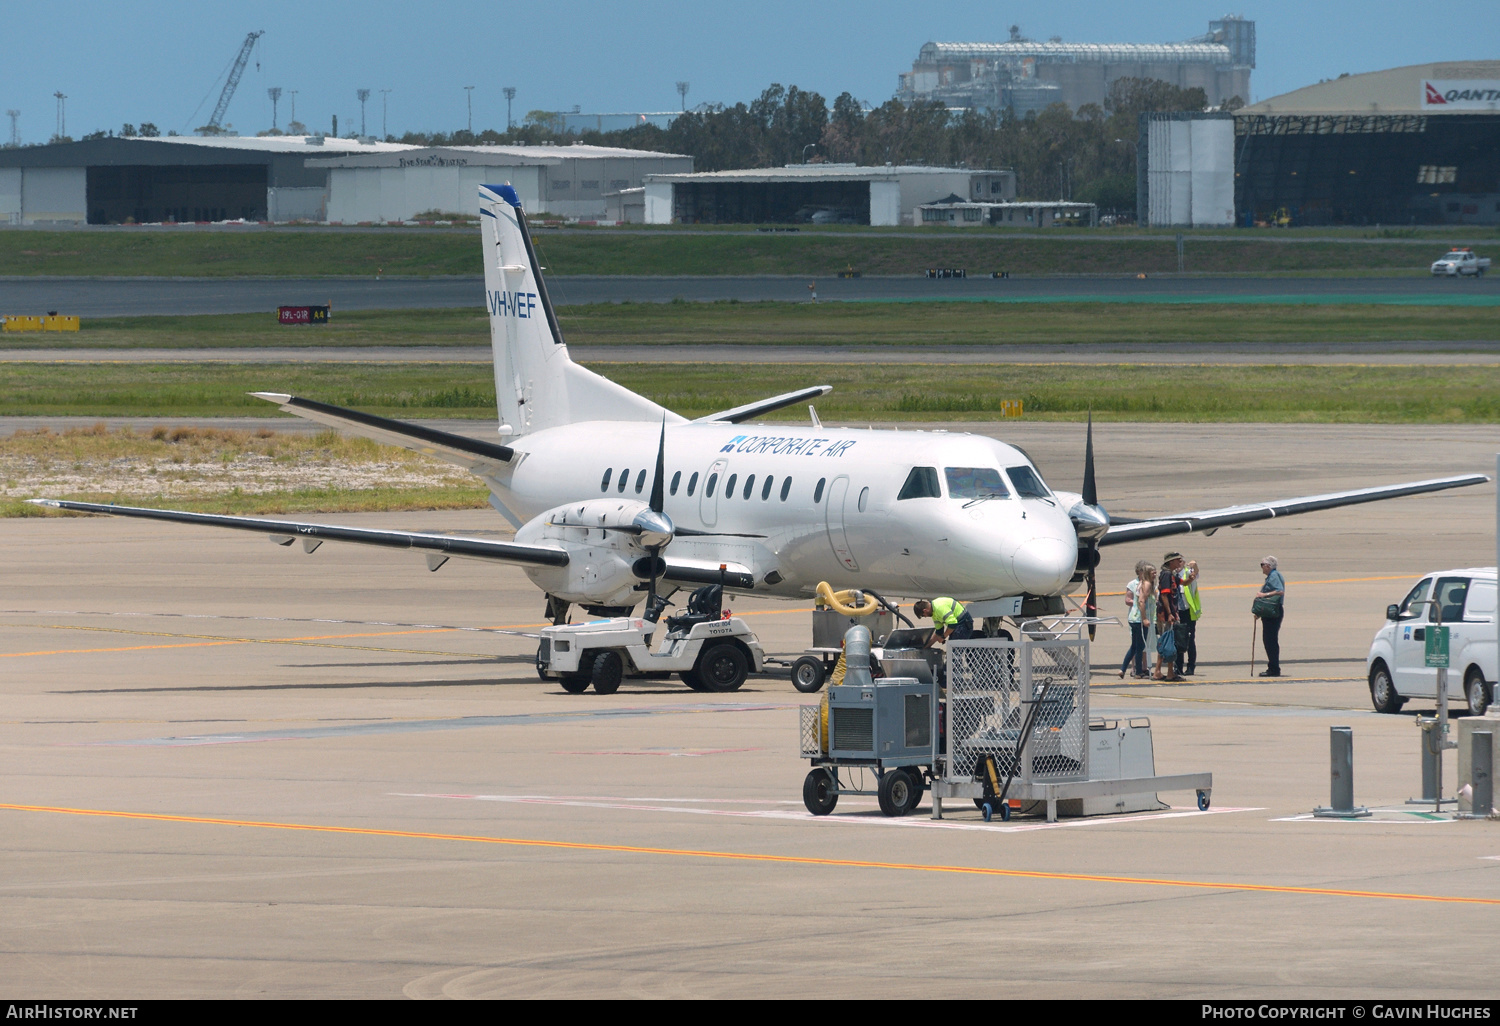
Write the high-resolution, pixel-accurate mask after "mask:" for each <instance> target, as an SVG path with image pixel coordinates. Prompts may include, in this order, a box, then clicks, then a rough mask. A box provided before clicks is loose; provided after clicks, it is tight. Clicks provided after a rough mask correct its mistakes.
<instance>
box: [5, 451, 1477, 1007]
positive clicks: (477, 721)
mask: <svg viewBox="0 0 1500 1026" xmlns="http://www.w3.org/2000/svg"><path fill="white" fill-rule="evenodd" d="M983 427H984V428H985V429H986V430H992V431H994V432H995V433H997V434H1000V435H1002V436H1003V437H1006V438H1007V439H1011V440H1014V441H1017V442H1019V443H1020V444H1022V445H1024V446H1025V447H1026V448H1027V449H1028V451H1029V452H1030V453H1031V454H1032V455H1033V456H1035V457H1036V459H1037V460H1038V462H1039V463H1040V465H1041V466H1042V468H1043V469H1044V471H1045V472H1046V473H1047V475H1048V477H1049V480H1050V481H1051V483H1052V484H1053V485H1054V486H1056V487H1060V488H1076V487H1077V484H1078V482H1077V477H1078V475H1079V474H1080V472H1081V466H1082V429H1081V427H1079V426H1075V425H1060V424H1037V423H1026V422H1022V423H1013V424H1004V425H986V426H983ZM1096 445H1097V453H1098V461H1099V479H1100V484H1099V487H1100V493H1101V496H1102V497H1103V501H1104V502H1105V504H1106V505H1108V506H1109V508H1110V509H1111V510H1112V511H1113V512H1115V513H1116V514H1118V515H1124V516H1138V515H1141V514H1142V513H1145V512H1153V511H1154V512H1160V511H1163V510H1171V509H1175V510H1185V509H1200V508H1204V507H1208V506H1215V505H1223V504H1227V503H1229V502H1234V501H1245V500H1250V499H1255V498H1264V497H1272V496H1284V495H1295V494H1306V493H1309V492H1318V491H1324V490H1332V489H1337V488H1344V487H1356V486H1359V485H1363V484H1374V483H1381V482H1388V481H1397V480H1406V479H1413V478H1421V477H1429V476H1438V475H1445V474H1453V473H1460V472H1466V471H1475V470H1479V471H1492V469H1493V467H1494V453H1495V452H1496V451H1497V450H1500V437H1497V435H1496V433H1495V431H1494V430H1493V428H1473V427H1442V426H1433V427H1410V426H1402V427H1390V426H1364V425H1359V426H1340V425H1307V426H1301V425H1170V424H1168V425H1131V424H1120V425H1117V424H1110V425H1107V427H1101V429H1100V430H1099V432H1097V433H1096ZM1495 502H1496V494H1495V488H1494V485H1487V486H1484V487H1478V488H1471V489H1466V490H1462V491H1457V492H1449V493H1442V494H1440V495H1436V496H1431V497H1422V498H1414V499H1407V500H1398V501H1394V502H1389V503H1382V504H1377V505H1370V506H1364V507H1353V508H1350V509H1344V510H1338V511H1332V512H1328V513H1321V514H1314V515H1309V516H1303V517H1295V518H1289V519H1285V520H1279V521H1276V522H1268V523H1261V524H1254V525H1250V526H1247V527H1246V528H1244V529H1243V530H1225V531H1220V532H1219V533H1217V534H1216V535H1214V536H1213V537H1212V538H1202V537H1198V536H1192V537H1187V538H1180V539H1176V538H1174V539H1164V540H1161V541H1153V542H1149V543H1143V544H1138V545H1126V546H1119V547H1115V548H1109V549H1106V550H1105V562H1104V565H1103V568H1102V571H1101V577H1100V581H1101V590H1103V591H1105V592H1113V591H1118V590H1119V586H1123V584H1124V583H1125V580H1126V579H1127V578H1128V576H1129V575H1130V566H1131V564H1132V563H1133V562H1134V561H1135V560H1136V559H1138V558H1142V557H1146V558H1151V559H1159V558H1160V557H1161V555H1162V553H1163V552H1164V551H1165V550H1166V548H1169V547H1171V548H1180V549H1182V550H1183V551H1184V552H1185V553H1186V554H1187V555H1188V556H1189V557H1191V558H1196V559H1197V560H1198V561H1199V562H1200V563H1201V564H1202V566H1203V571H1204V576H1203V580H1202V588H1203V591H1202V594H1203V599H1204V619H1203V620H1202V621H1201V626H1200V632H1199V633H1200V643H1199V645H1200V650H1201V653H1202V662H1201V663H1200V669H1201V670H1203V671H1204V673H1203V676H1202V678H1201V679H1200V680H1197V681H1195V682H1194V683H1193V684H1189V685H1179V686H1162V685H1146V686H1140V685H1138V684H1137V683H1136V682H1133V681H1125V682H1121V681H1120V680H1118V679H1117V678H1116V677H1115V676H1114V675H1113V673H1112V672H1110V671H1109V670H1108V666H1109V664H1110V663H1112V662H1114V663H1115V665H1116V666H1117V665H1118V662H1117V660H1118V658H1119V657H1120V656H1121V655H1122V654H1123V652H1124V649H1125V648H1126V644H1127V640H1126V637H1125V635H1124V632H1123V631H1122V629H1121V628H1119V627H1108V626H1107V627H1103V628H1101V631H1100V635H1099V641H1098V643H1097V645H1096V647H1095V650H1094V660H1093V661H1094V663H1095V666H1096V671H1097V672H1096V675H1095V680H1094V685H1095V686H1094V689H1093V694H1092V702H1093V712H1094V714H1095V715H1103V716H1107V717H1111V718H1123V717H1127V716H1132V717H1136V716H1146V717H1149V718H1150V720H1151V722H1152V725H1153V728H1154V741H1155V754H1156V764H1157V768H1158V771H1159V772H1165V773H1173V772H1191V771H1198V770H1209V771H1212V772H1213V774H1214V783H1215V786H1214V792H1213V806H1212V808H1211V809H1210V811H1209V812H1207V813H1199V812H1197V811H1195V810H1193V809H1191V808H1190V806H1191V802H1192V795H1191V794H1164V795H1163V796H1162V797H1163V798H1164V799H1166V800H1168V801H1169V802H1171V803H1172V805H1173V806H1174V809H1173V810H1171V811H1170V812H1168V813H1163V814H1142V815H1137V816H1130V817H1118V818H1109V817H1106V818H1095V819H1089V820H1081V821H1064V822H1063V823H1060V824H1058V825H1055V826H1048V825H1046V824H1044V823H1041V822H1039V821H1035V820H1021V819H1018V820H1013V821H1012V822H1011V823H1009V824H1003V825H1002V824H990V825H986V824H984V823H983V822H982V820H981V819H980V818H979V817H978V815H977V814H976V813H975V812H973V811H972V810H966V809H962V808H953V809H951V814H950V815H949V816H948V817H947V818H945V819H944V820H942V821H941V822H934V821H933V820H931V819H930V818H929V816H928V815H927V812H928V808H929V806H928V805H927V803H925V802H924V804H923V806H922V810H921V812H920V813H919V814H917V815H915V816H912V817H908V818H905V819H900V820H888V819H886V818H885V817H883V816H881V815H880V814H879V813H878V811H876V810H875V808H874V802H873V799H871V800H865V801H858V800H850V799H845V800H843V801H841V802H840V804H839V807H838V809H837V810H836V811H835V814H834V815H832V816H830V817H827V818H826V819H814V818H813V817H811V816H809V815H808V814H807V813H806V812H805V810H804V809H803V807H802V803H801V797H800V793H801V792H800V788H801V783H802V778H803V776H804V775H805V773H806V769H807V767H806V764H805V763H802V762H800V761H799V759H798V757H797V726H796V712H795V707H796V706H797V705H799V704H801V703H803V702H805V701H807V700H808V699H806V698H805V697H804V696H801V695H798V694H796V693H795V692H794V691H792V689H791V687H790V684H789V682H787V681H786V680H783V679H774V678H764V679H760V678H757V679H752V680H751V681H750V682H749V683H748V684H747V685H746V686H745V687H744V688H743V689H742V690H741V691H740V692H738V693H735V694H730V695H703V694H697V693H694V692H691V691H688V690H687V689H686V688H682V687H680V686H677V685H675V684H662V683H660V682H652V683H650V684H645V685H640V684H635V685H632V684H626V685H625V686H624V687H622V689H621V690H620V692H619V693H618V694H615V695H612V696H598V695H595V694H593V693H592V692H589V693H586V694H583V695H577V696H574V695H567V694H564V693H563V692H562V691H561V690H560V689H559V688H558V687H557V686H556V685H553V684H544V683H540V682H538V681H537V679H536V677H535V674H534V672H533V671H532V667H531V661H532V654H533V647H532V643H531V642H530V641H529V640H528V639H525V638H523V637H518V636H516V635H513V634H503V633H497V632H496V631H495V630H494V628H506V629H511V630H521V631H524V630H527V629H534V628H535V625H537V624H538V622H539V620H540V616H539V612H540V607H541V600H540V596H539V595H538V593H537V592H536V591H535V590H534V589H533V588H532V587H531V586H530V585H529V584H528V583H527V581H526V580H525V578H524V576H523V575H522V574H521V573H520V572H519V571H517V570H512V569H507V568H496V567H492V566H486V565H482V564H477V563H465V562H463V561H460V560H454V561H452V562H450V563H448V564H447V565H446V566H444V567H443V568H442V570H440V571H439V572H437V573H429V572H428V571H427V570H426V568H425V564H424V563H423V562H422V561H421V560H420V559H419V558H417V557H415V556H411V555H410V554H396V553H387V552H383V551H367V550H362V549H358V548H356V547H352V546H338V545H334V544H329V545H325V546H323V547H322V548H320V549H319V550H318V551H317V552H316V553H315V554H313V555H310V556H309V555H305V554H304V553H302V552H301V551H300V549H297V548H292V549H281V548H276V547H274V546H270V545H267V544H266V542H265V540H264V539H262V538H259V537H247V536H240V535H238V534H234V533H232V532H215V531H212V530H206V529H197V528H179V527H173V526H169V525H162V524H147V523H138V522H131V521H115V520H108V519H89V518H60V519H50V518H49V519H35V520H8V521H5V522H4V524H3V530H4V531H5V533H6V536H7V541H8V543H9V544H8V546H7V548H8V552H9V560H8V573H7V575H6V581H7V585H8V587H7V588H6V597H5V600H4V602H3V603H0V605H3V607H4V609H3V612H0V637H3V644H0V694H3V695H4V698H5V702H6V714H5V716H4V718H5V720H6V727H7V729H6V731H5V734H4V738H3V741H0V766H3V770H4V780H5V786H4V790H3V793H0V822H3V823H4V830H3V833H0V852H3V858H4V863H5V865H6V867H7V871H6V873H5V874H4V877H3V879H0V895H3V897H4V903H3V907H4V909H5V914H6V920H7V926H8V927H9V928H8V929H6V930H5V931H4V932H3V935H0V988H3V989H4V990H5V991H6V992H7V993H10V994H15V995H25V996H26V997H35V998H41V997H72V998H81V997H101V998H104V997H108V998H126V997H141V998H145V997H220V996H276V997H295V996H330V997H399V996H402V995H405V996H409V997H442V996H451V997H465V996H473V997H505V996H532V997H544V996H554V995H556V996H581V995H587V996H589V997H619V996H624V997H630V996H644V997H671V996H694V997H699V996H705V997H706V996H729V997H734V996H805V997H813V996H818V997H870V996H881V997H884V996H912V997H922V996H974V997H980V996H985V997H988V996H1002V997H1003V996H1026V997H1075V998H1076V997H1131V996H1155V997H1177V998H1246V999H1275V998H1292V997H1299V998H1355V999H1367V1000H1373V999H1393V998H1417V997H1429V998H1432V997H1473V998H1478V999H1488V1000H1493V999H1494V997H1495V995H1496V991H1497V987H1496V984H1495V982H1494V973H1493V971H1492V970H1491V968H1490V965H1489V963H1490V961H1491V959H1489V957H1488V955H1487V954H1486V952H1488V951H1491V950H1493V948H1494V945H1495V942H1496V940H1497V939H1500V925H1497V924H1500V916H1497V914H1496V913H1497V911H1500V823H1493V822H1453V821H1451V820H1449V819H1447V818H1437V819H1434V818H1430V817H1426V816H1424V815H1422V814H1421V813H1420V812H1414V811H1412V810H1410V809H1409V808H1408V807H1407V806H1405V805H1404V804H1403V802H1404V799H1405V798H1407V797H1408V796H1410V795H1412V794H1413V793H1415V792H1417V791H1418V790H1419V787H1420V775H1419V761H1418V758H1419V757H1418V732H1417V728H1416V726H1415V724H1414V717H1413V715H1412V713H1413V712H1415V711H1416V710H1415V709H1414V708H1413V707H1412V706H1408V708H1407V712H1406V714H1405V715H1400V716H1380V715H1377V714H1375V713H1373V712H1371V711H1370V708H1369V699H1368V695H1367V692H1366V689H1365V685H1364V682H1363V679H1362V678H1363V672H1364V663H1363V660H1364V653H1365V651H1366V649H1367V647H1368V645H1369V640H1370V637H1371V635H1372V633H1373V632H1374V631H1375V630H1376V629H1377V628H1378V627H1379V625H1380V623H1381V616H1382V611H1383V609H1384V607H1385V605H1386V604H1387V603H1389V602H1392V601H1396V600H1397V599H1399V598H1400V596H1401V595H1402V594H1403V593H1404V592H1405V590H1406V589H1407V587H1408V586H1409V584H1410V582H1411V581H1412V580H1413V579H1414V578H1415V577H1416V576H1418V575H1419V574H1421V573H1423V572H1424V571H1427V570H1431V569H1436V568H1441V567H1448V566H1463V565H1473V564H1489V563H1492V562H1493V561H1494V559H1495V556H1494V551H1495V542H1494V530H1495V509H1496V507H1495ZM319 519H326V520H328V521H330V522H345V523H360V524H364V525H370V526H382V525H384V526H400V527H404V528H414V529H421V530H450V531H459V532H464V533H478V532H481V531H483V532H499V531H500V528H501V527H503V524H502V522H501V521H500V520H499V518H498V517H496V516H495V515H493V514H492V513H489V511H470V512H458V513H405V514H381V515H365V516H354V515H346V516H341V517H327V518H319ZM1267 552H1271V553H1274V554H1276V555H1277V556H1278V557H1280V559H1281V568H1282V571H1283V573H1284V574H1285V575H1286V578H1287V581H1288V585H1289V598H1288V617H1287V622H1286V626H1285V628H1284V629H1283V632H1282V638H1283V652H1284V659H1283V666H1284V669H1285V670H1286V672H1288V674H1289V676H1287V677H1285V678H1282V679H1281V680H1279V681H1275V682H1263V681H1260V680H1258V679H1256V678H1252V677H1249V676H1248V673H1247V671H1248V661H1249V655H1250V652H1249V649H1250V644H1249V642H1250V639H1249V637H1248V636H1247V635H1248V633H1249V627H1250V623H1251V621H1250V618H1249V616H1248V612H1247V611H1248V606H1249V602H1250V598H1251V595H1252V594H1253V592H1254V590H1255V588H1256V587H1257V586H1258V585H1259V583H1260V575H1259V573H1258V571H1257V569H1256V564H1257V562H1258V560H1259V557H1260V556H1262V555H1264V554H1266V553H1267ZM1120 601H1121V600H1120V599H1119V598H1118V597H1116V596H1107V597H1106V599H1105V602H1106V609H1107V611H1108V610H1109V604H1111V603H1119V602H1120ZM732 605H733V606H734V608H735V609H736V611H737V612H740V613H744V614H746V615H747V617H748V619H749V620H750V622H751V623H752V624H753V626H754V628H755V629H756V630H757V631H758V632H759V633H760V635H761V637H762V639H763V642H764V643H765V645H766V647H767V649H768V650H769V651H772V652H776V653H781V654H791V653H794V652H796V651H798V650H800V648H801V647H802V646H803V645H804V644H805V643H806V641H807V633H808V627H807V612H806V607H804V606H800V605H797V604H787V603H776V602H770V601H764V600H754V599H745V600H736V601H734V602H733V603H732ZM1262 658H1263V657H1262ZM1262 665H1263V664H1262ZM1336 724H1343V725H1349V726H1352V727H1353V728H1354V735H1355V766H1356V771H1355V797H1356V800H1357V801H1358V802H1359V803H1360V804H1364V805H1368V806H1371V807H1372V808H1376V809H1379V810H1382V811H1380V812H1379V813H1378V814H1377V815H1376V816H1375V817H1373V818H1372V819H1370V820H1363V821H1353V822H1340V821H1323V820H1318V821H1312V820H1309V819H1308V818H1307V817H1306V814H1307V813H1308V812H1310V810H1311V809H1312V808H1313V807H1314V806H1316V805H1321V804H1326V802H1327V801H1328V795H1329V792H1328V727H1329V726H1331V725H1336ZM1449 759H1450V762H1449V764H1448V765H1449V769H1448V774H1449V775H1448V780H1449V781H1451V780H1452V773H1453V762H1452V761H1451V759H1452V756H1451V755H1450V756H1449Z"/></svg>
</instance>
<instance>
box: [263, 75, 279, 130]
mask: <svg viewBox="0 0 1500 1026" xmlns="http://www.w3.org/2000/svg"><path fill="white" fill-rule="evenodd" d="M266 95H267V96H269V97H270V98H271V130H272V131H273V132H274V131H276V104H277V102H278V101H279V100H280V99H281V86H272V87H271V88H269V89H267V90H266Z"/></svg>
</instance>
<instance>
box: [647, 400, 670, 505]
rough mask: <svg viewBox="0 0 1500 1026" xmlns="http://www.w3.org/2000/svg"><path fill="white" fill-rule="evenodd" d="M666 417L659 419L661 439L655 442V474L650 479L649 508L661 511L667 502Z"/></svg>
mask: <svg viewBox="0 0 1500 1026" xmlns="http://www.w3.org/2000/svg"><path fill="white" fill-rule="evenodd" d="M666 476H667V418H666V417H665V416H663V417H662V419H661V440H660V441H659V442H657V443H656V476H655V477H653V478H652V479H651V509H652V510H653V511H654V512H656V513H660V512H662V508H663V507H664V506H665V505H666V504H667V495H666V488H667V486H666V481H665V478H666Z"/></svg>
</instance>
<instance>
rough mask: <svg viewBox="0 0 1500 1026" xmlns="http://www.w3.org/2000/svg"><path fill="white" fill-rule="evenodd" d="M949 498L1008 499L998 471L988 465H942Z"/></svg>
mask: <svg viewBox="0 0 1500 1026" xmlns="http://www.w3.org/2000/svg"><path fill="white" fill-rule="evenodd" d="M943 475H944V476H945V477H947V479H948V497H949V498H950V499H1008V498H1010V492H1009V491H1008V490H1007V489H1006V487H1005V481H1004V479H1003V478H1001V476H1000V471H998V470H991V469H990V468H989V467H944V468H943Z"/></svg>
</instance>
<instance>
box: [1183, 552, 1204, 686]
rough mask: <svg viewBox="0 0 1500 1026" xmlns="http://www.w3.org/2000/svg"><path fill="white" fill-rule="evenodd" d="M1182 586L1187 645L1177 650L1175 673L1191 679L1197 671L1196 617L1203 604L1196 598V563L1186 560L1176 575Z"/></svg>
mask: <svg viewBox="0 0 1500 1026" xmlns="http://www.w3.org/2000/svg"><path fill="white" fill-rule="evenodd" d="M1177 579H1178V581H1180V582H1181V584H1182V600H1183V602H1184V603H1185V604H1186V606H1187V613H1186V615H1184V616H1183V618H1182V623H1181V625H1180V626H1181V627H1182V628H1183V630H1182V633H1183V634H1185V635H1187V644H1186V645H1185V646H1183V647H1181V648H1179V649H1178V650H1177V672H1178V674H1179V675H1180V676H1183V677H1191V676H1193V675H1194V674H1195V673H1196V672H1197V671H1198V617H1200V616H1202V615H1203V603H1202V602H1201V601H1200V600H1199V598H1198V562H1197V560H1192V559H1190V560H1188V563H1187V566H1185V567H1183V568H1181V569H1180V570H1179V571H1178V574H1177Z"/></svg>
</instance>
